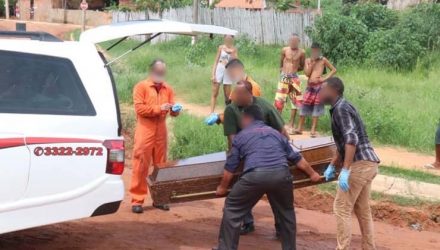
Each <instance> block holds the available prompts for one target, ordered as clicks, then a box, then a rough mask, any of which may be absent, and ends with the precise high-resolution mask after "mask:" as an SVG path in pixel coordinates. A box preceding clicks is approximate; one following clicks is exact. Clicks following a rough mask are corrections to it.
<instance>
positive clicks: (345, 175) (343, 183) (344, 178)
mask: <svg viewBox="0 0 440 250" xmlns="http://www.w3.org/2000/svg"><path fill="white" fill-rule="evenodd" d="M349 179H350V170H348V169H346V168H343V169H342V171H341V174H339V187H340V188H341V189H342V191H344V192H347V191H348V189H350V186H349V185H348V180H349Z"/></svg>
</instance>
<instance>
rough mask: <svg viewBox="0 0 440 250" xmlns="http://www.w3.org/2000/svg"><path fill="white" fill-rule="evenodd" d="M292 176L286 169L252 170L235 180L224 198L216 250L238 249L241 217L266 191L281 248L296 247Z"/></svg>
mask: <svg viewBox="0 0 440 250" xmlns="http://www.w3.org/2000/svg"><path fill="white" fill-rule="evenodd" d="M292 179H293V178H292V175H291V174H290V172H289V170H288V169H287V168H285V169H277V170H268V171H261V169H260V170H259V171H253V172H249V173H246V174H245V175H243V176H242V177H241V178H240V180H239V181H238V182H237V183H235V185H234V186H233V188H232V190H231V192H230V193H229V195H228V197H227V198H226V200H225V207H224V210H223V219H222V224H221V227H220V236H219V249H220V250H235V249H237V248H238V242H239V238H240V226H241V222H242V220H243V217H244V216H245V215H246V214H247V213H248V212H249V211H250V210H251V209H252V208H253V207H254V206H255V204H256V203H257V202H258V201H259V200H260V199H261V197H262V196H263V195H264V194H266V195H267V197H268V199H269V202H270V204H271V206H272V210H273V211H274V213H275V217H276V218H277V221H278V224H279V230H280V237H281V244H282V249H283V250H292V249H296V221H295V211H294V207H293V184H292Z"/></svg>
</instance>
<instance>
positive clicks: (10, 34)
mask: <svg viewBox="0 0 440 250" xmlns="http://www.w3.org/2000/svg"><path fill="white" fill-rule="evenodd" d="M3 37H7V38H27V39H30V40H38V41H44V42H62V41H63V40H61V39H59V38H58V37H56V36H54V35H52V34H49V33H46V32H39V31H38V32H36V31H30V32H29V31H0V38H3Z"/></svg>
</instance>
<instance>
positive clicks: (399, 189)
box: [371, 175, 440, 201]
mask: <svg viewBox="0 0 440 250" xmlns="http://www.w3.org/2000/svg"><path fill="white" fill-rule="evenodd" d="M439 178H440V177H439ZM371 188H372V190H373V191H377V192H381V193H384V194H389V195H400V196H405V197H417V198H420V199H426V200H434V201H440V185H438V184H432V183H425V182H419V181H409V180H406V179H403V178H398V177H392V176H386V175H377V176H376V178H374V180H373V183H372V187H371Z"/></svg>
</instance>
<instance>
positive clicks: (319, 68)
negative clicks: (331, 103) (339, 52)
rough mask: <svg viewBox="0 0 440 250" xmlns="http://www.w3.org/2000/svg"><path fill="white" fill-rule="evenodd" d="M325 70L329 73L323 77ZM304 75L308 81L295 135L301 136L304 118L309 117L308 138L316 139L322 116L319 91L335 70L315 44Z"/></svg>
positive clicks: (306, 63)
mask: <svg viewBox="0 0 440 250" xmlns="http://www.w3.org/2000/svg"><path fill="white" fill-rule="evenodd" d="M325 68H328V69H330V73H328V74H327V75H325V76H323V74H324V70H325ZM304 73H305V74H306V76H307V77H308V78H309V80H308V82H307V88H306V91H305V93H304V98H303V103H302V107H301V112H300V118H299V124H298V129H297V130H296V131H295V134H302V131H303V126H304V121H305V117H306V116H311V117H312V128H311V130H310V136H311V137H316V126H317V125H318V119H319V117H320V116H322V115H323V114H324V105H323V104H322V103H321V101H320V100H319V96H318V94H319V91H320V90H321V85H322V83H323V82H325V81H326V80H327V79H328V78H330V77H332V76H333V75H335V74H336V68H335V67H334V66H333V65H332V64H331V63H330V62H329V61H328V60H327V58H325V57H323V56H322V55H321V48H320V46H319V44H317V43H313V44H312V50H311V56H310V58H307V59H306V61H305V66H304Z"/></svg>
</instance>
